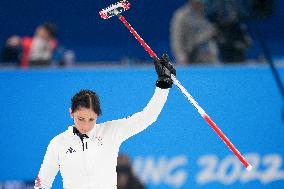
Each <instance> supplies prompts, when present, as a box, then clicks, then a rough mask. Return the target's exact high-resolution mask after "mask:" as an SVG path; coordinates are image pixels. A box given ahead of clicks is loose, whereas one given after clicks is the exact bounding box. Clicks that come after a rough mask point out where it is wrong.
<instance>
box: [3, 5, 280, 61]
mask: <svg viewBox="0 0 284 189" xmlns="http://www.w3.org/2000/svg"><path fill="white" fill-rule="evenodd" d="M113 2H116V1H93V0H85V1H77V0H69V1H61V0H60V1H38V0H29V1H26V0H21V1H18V0H1V1H0V24H1V30H0V44H4V41H5V39H7V38H8V37H9V36H11V35H13V34H19V35H21V36H25V35H32V34H33V32H34V29H35V27H36V26H37V25H39V24H41V23H42V22H45V21H47V20H48V21H52V22H54V23H56V24H57V25H58V27H59V34H58V37H59V42H60V44H61V45H63V46H65V47H66V48H69V49H73V50H75V52H76V54H77V59H78V60H79V61H88V60H89V61H90V60H92V61H94V60H119V59H121V58H123V57H125V56H129V57H132V58H139V59H142V60H146V59H148V57H147V55H146V54H145V52H144V51H143V50H142V49H141V47H140V45H139V43H137V41H136V40H135V39H134V38H133V37H132V36H131V35H130V33H129V32H128V31H127V29H126V28H124V26H123V24H121V23H120V21H119V20H118V19H116V18H113V19H110V20H107V21H105V20H102V19H101V18H100V17H99V14H98V12H99V11H100V10H101V9H102V8H105V7H106V6H108V5H109V4H112V3H113ZM131 2H132V8H131V10H129V11H127V12H125V17H126V18H127V19H128V21H129V22H130V23H131V24H132V25H133V27H134V28H135V29H136V30H137V31H138V33H139V34H140V35H141V36H142V37H143V38H144V39H145V40H146V41H147V42H148V43H149V45H150V46H151V47H152V48H153V49H154V50H155V51H157V53H158V54H161V53H162V52H164V51H167V52H169V53H170V47H169V23H170V20H171V17H172V14H173V11H174V10H176V9H177V8H178V7H180V6H182V5H183V3H184V2H186V0H175V1H162V0H158V1H152V0H143V1H134V0H133V1H131ZM274 2H275V6H274V7H275V14H274V16H273V17H271V18H269V19H266V20H262V21H261V22H260V25H261V26H260V28H261V31H262V32H263V34H264V37H265V40H266V41H267V42H268V45H269V47H270V48H272V51H273V54H274V55H275V56H281V57H283V54H284V51H283V49H284V48H283V46H284V35H283V33H284V27H283V19H284V13H283V11H282V9H281V8H282V7H284V3H283V1H281V0H275V1H274ZM252 25H253V23H249V29H250V31H251V34H252V35H253V36H254V33H255V32H254V28H253V26H252ZM259 53H260V49H259V44H258V42H255V44H254V45H253V47H252V52H251V54H252V55H253V56H256V55H257V54H259Z"/></svg>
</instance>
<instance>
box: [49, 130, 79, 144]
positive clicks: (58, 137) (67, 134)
mask: <svg viewBox="0 0 284 189" xmlns="http://www.w3.org/2000/svg"><path fill="white" fill-rule="evenodd" d="M72 136H74V134H73V126H69V127H68V129H67V130H65V131H63V132H61V133H59V134H58V135H56V136H55V137H53V138H52V139H51V141H50V143H58V142H61V141H62V140H66V139H68V138H70V137H72Z"/></svg>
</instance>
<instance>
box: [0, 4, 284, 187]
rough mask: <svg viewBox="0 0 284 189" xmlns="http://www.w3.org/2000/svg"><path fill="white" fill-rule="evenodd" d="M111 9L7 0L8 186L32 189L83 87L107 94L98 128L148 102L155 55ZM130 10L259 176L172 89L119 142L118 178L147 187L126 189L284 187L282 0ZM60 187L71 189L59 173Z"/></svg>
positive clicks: (2, 39) (4, 176)
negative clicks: (143, 125) (154, 116)
mask: <svg viewBox="0 0 284 189" xmlns="http://www.w3.org/2000/svg"><path fill="white" fill-rule="evenodd" d="M114 2H115V1H90V0H85V1H73V0H69V1H60V0H59V1H56V2H55V1H36V0H29V1H25V0H22V1H15V0H9V1H8V0H1V1H0V23H1V29H0V51H1V52H0V53H1V54H0V104H1V107H2V112H1V114H0V122H1V126H0V133H1V139H0V149H1V153H0V162H1V169H0V170H1V171H0V189H4V188H5V189H7V188H9V189H26V188H33V183H34V179H35V178H36V176H37V174H38V170H39V168H40V164H41V162H42V160H43V156H44V153H45V151H46V147H47V145H48V143H49V141H50V140H51V139H52V138H53V137H54V136H55V135H57V134H58V133H60V132H63V131H64V130H66V128H67V126H68V125H71V124H72V120H70V118H69V113H68V108H69V106H70V98H71V97H72V96H73V94H74V93H76V92H77V91H78V90H80V89H82V88H88V89H92V90H95V91H96V92H97V93H98V94H99V96H100V98H101V103H102V111H103V115H102V116H101V117H100V118H99V120H98V122H104V121H107V120H113V119H118V118H121V117H126V116H128V115H131V114H133V113H135V112H137V111H141V110H142V109H143V107H144V106H145V105H146V104H147V102H148V100H149V99H150V98H151V96H152V94H153V91H154V88H155V80H156V73H155V71H154V68H153V65H152V60H151V58H150V57H149V56H148V54H147V53H146V52H145V50H144V49H143V48H142V47H141V46H140V44H139V43H138V42H137V40H136V39H135V38H134V37H133V36H132V35H131V34H130V33H129V31H128V30H127V29H126V28H125V27H124V25H123V24H122V23H121V22H120V21H119V20H118V19H117V18H115V17H114V18H111V19H109V20H103V19H101V18H100V16H99V14H98V12H99V11H100V10H101V9H102V8H105V7H107V6H108V5H110V4H112V3H114ZM130 2H131V4H132V7H131V9H130V10H128V11H126V12H125V13H124V14H123V15H124V16H125V17H126V19H127V20H128V21H129V22H130V24H131V25H132V26H133V27H134V29H135V30H137V32H138V33H139V34H140V35H141V37H142V38H143V39H145V41H146V42H147V43H148V45H149V46H150V47H151V48H152V49H153V50H154V51H155V52H156V53H157V55H158V56H160V55H161V54H162V53H164V52H166V53H168V54H169V56H170V58H171V60H172V62H173V64H174V65H175V67H176V69H177V78H178V79H179V80H180V81H181V83H182V84H183V85H184V86H185V87H186V88H187V89H188V91H189V92H190V93H191V94H192V95H193V96H194V97H195V99H196V100H197V102H198V103H199V104H200V105H201V106H202V107H203V108H204V109H205V111H206V112H207V113H208V114H209V116H210V117H212V119H213V120H214V121H215V122H216V123H217V125H218V126H219V127H220V129H222V130H223V131H224V133H225V134H226V135H227V136H228V137H229V138H230V139H231V141H232V142H233V143H234V144H235V146H236V147H237V148H238V149H239V150H240V151H241V153H243V154H244V155H245V157H246V158H247V160H248V161H249V162H250V163H251V164H252V165H253V171H251V172H246V170H245V169H244V168H243V167H242V165H241V164H240V162H239V161H238V160H237V159H236V158H235V157H234V156H233V154H232V153H231V151H229V150H228V149H227V147H226V146H225V145H224V143H223V142H222V141H221V140H220V139H219V138H218V136H217V135H216V134H215V133H214V131H213V130H212V129H211V128H210V127H209V126H208V125H207V124H206V123H205V122H204V121H203V119H202V118H201V117H200V116H199V114H198V113H197V112H196V110H195V109H194V107H192V105H191V104H190V103H189V102H188V101H187V100H186V99H185V98H184V96H183V95H182V94H181V93H180V91H179V90H178V89H177V88H176V87H173V89H172V90H171V93H170V95H169V97H168V101H167V104H166V105H165V107H164V109H163V111H162V113H161V115H160V117H159V119H158V120H157V122H156V123H154V124H153V125H152V126H150V127H149V128H148V129H147V130H146V131H144V132H142V133H140V134H138V135H136V136H134V137H132V138H130V139H129V140H128V141H126V142H125V143H124V144H123V145H122V146H121V156H120V159H119V161H118V164H119V166H121V167H120V169H118V170H119V171H120V172H119V176H121V175H124V177H123V176H122V177H121V178H125V175H126V178H127V179H126V180H130V179H134V180H135V181H136V182H138V183H141V184H136V185H135V186H134V185H133V186H130V185H129V184H125V183H127V182H125V179H121V180H124V182H123V181H121V182H122V183H119V189H125V188H127V189H129V188H132V189H138V188H148V189H156V188H157V189H171V188H178V189H187V188H196V189H197V188H200V189H206V188H210V189H214V188H218V189H222V188H232V189H238V188H242V189H243V188H245V189H246V188H247V189H248V188H266V189H267V188H271V189H272V188H273V189H275V188H283V187H284V165H283V164H284V163H283V157H284V151H283V149H284V145H283V139H284V125H283V121H284V119H283V118H284V104H283V97H284V89H283V84H282V78H283V74H284V69H283V65H284V35H283V33H284V26H283V20H284V13H283V11H282V9H281V8H283V7H284V2H283V1H281V0H273V1H272V0H246V1H245V0H189V1H186V0H176V1H161V0H157V1H150V0H144V1H134V0H132V1H130ZM137 83H139V85H137ZM119 178H120V177H119ZM119 178H118V180H119ZM119 182H120V180H119ZM132 183H133V182H132ZM53 188H62V182H61V177H60V174H58V176H57V178H56V180H55V182H54V184H53Z"/></svg>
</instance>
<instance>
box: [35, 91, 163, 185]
mask: <svg viewBox="0 0 284 189" xmlns="http://www.w3.org/2000/svg"><path fill="white" fill-rule="evenodd" d="M168 92H169V90H168V89H160V88H156V90H155V93H154V95H153V97H152V98H151V100H150V101H149V103H148V104H147V106H146V107H145V108H144V109H143V111H141V112H138V113H135V114H133V115H132V116H130V117H128V118H123V119H118V120H114V121H109V122H105V123H101V124H96V125H95V127H94V129H92V131H91V132H90V133H89V138H85V139H84V140H83V143H84V148H85V149H84V150H83V146H82V141H81V140H80V138H79V137H78V136H77V135H74V133H73V127H72V126H70V127H68V129H67V130H66V131H65V132H63V133H61V134H59V135H57V136H56V137H54V138H53V139H52V140H51V141H50V144H49V145H48V147H47V151H46V154H45V156H44V160H43V163H42V164H41V168H40V171H39V174H38V177H37V179H36V180H35V188H36V189H40V188H43V189H48V188H51V186H52V183H53V180H54V178H55V176H56V174H57V172H58V171H60V173H61V176H62V179H63V187H64V188H66V189H116V188H117V187H116V183H117V174H116V165H117V156H118V151H119V147H120V145H121V143H122V142H123V141H125V140H126V139H128V138H129V137H131V136H133V135H135V134H137V133H139V132H141V131H143V130H144V129H146V128H147V127H148V126H149V125H151V124H152V123H153V122H155V121H156V119H157V117H158V115H159V114H160V112H161V110H162V108H163V106H164V104H165V102H166V100H167V96H168Z"/></svg>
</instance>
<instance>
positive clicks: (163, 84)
mask: <svg viewBox="0 0 284 189" xmlns="http://www.w3.org/2000/svg"><path fill="white" fill-rule="evenodd" d="M154 64H155V69H156V72H157V75H158V80H157V81H156V86H157V87H159V88H161V89H168V88H171V87H172V84H173V81H172V79H171V74H173V75H174V76H176V70H175V68H174V67H173V65H172V64H171V63H170V61H169V56H168V55H167V54H163V56H162V58H161V59H160V61H158V60H154Z"/></svg>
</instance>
